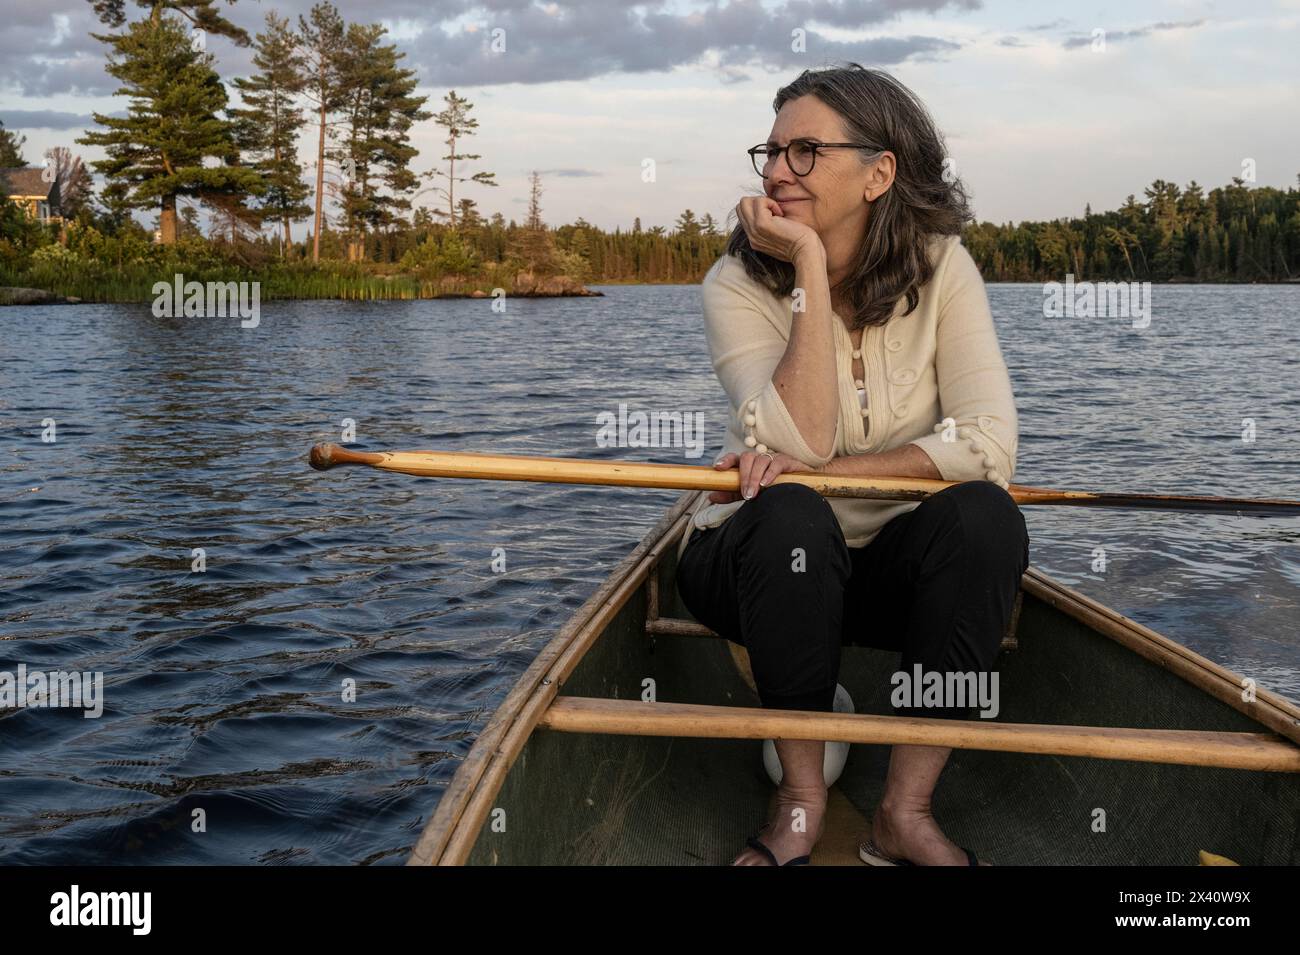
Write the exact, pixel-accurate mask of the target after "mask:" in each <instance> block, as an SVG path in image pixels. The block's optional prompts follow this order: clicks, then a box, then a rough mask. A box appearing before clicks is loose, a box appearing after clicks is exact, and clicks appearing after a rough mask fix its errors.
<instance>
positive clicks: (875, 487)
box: [309, 444, 1300, 517]
mask: <svg viewBox="0 0 1300 955" xmlns="http://www.w3.org/2000/svg"><path fill="white" fill-rule="evenodd" d="M309 460H310V462H311V466H312V467H313V468H315V469H316V470H318V471H327V470H329V469H330V468H332V467H336V466H338V465H341V464H361V465H365V466H367V467H372V468H379V469H380V470H383V471H395V472H397V473H399V474H412V475H415V476H417V477H444V478H475V479H478V480H486V481H540V482H544V483H549V484H597V485H610V486H615V487H648V488H677V489H680V490H686V491H736V492H738V491H739V490H740V472H739V471H737V470H736V469H735V468H730V469H728V470H726V471H719V470H717V469H715V468H711V467H707V466H701V465H693V464H642V463H639V462H635V461H599V460H589V459H585V458H548V457H534V456H531V455H510V454H477V453H472V452H468V451H350V450H348V449H347V448H342V447H339V446H338V445H337V444H318V445H316V446H314V447H313V448H312V449H311V455H310V458H309ZM772 483H773V484H802V485H804V486H805V487H810V488H812V489H813V490H814V491H816V492H817V493H819V494H822V495H824V496H827V497H846V498H864V499H869V500H878V501H921V500H924V499H925V498H927V497H929V496H930V495H931V494H934V493H936V492H938V491H942V490H943V489H944V488H946V487H951V486H952V485H953V484H956V483H959V482H956V481H936V480H933V479H931V478H915V477H908V478H893V477H846V476H844V475H838V474H820V473H815V472H787V473H785V474H781V475H779V476H778V477H777V478H776V479H775V480H774V481H773V482H772ZM1007 491H1008V492H1009V493H1010V494H1011V497H1012V499H1013V500H1014V501H1015V502H1016V503H1017V504H1019V505H1027V504H1065V505H1072V506H1076V507H1123V508H1146V509H1155V510H1186V511H1221V512H1236V513H1239V514H1252V515H1267V516H1271V517H1280V516H1291V517H1295V516H1300V501H1289V500H1279V499H1267V498H1225V497H1189V496H1183V495H1172V494H1123V493H1094V492H1089V491H1058V490H1052V489H1050V488H1040V487H1029V486H1027V485H1023V484H1012V485H1009V486H1008V488H1007Z"/></svg>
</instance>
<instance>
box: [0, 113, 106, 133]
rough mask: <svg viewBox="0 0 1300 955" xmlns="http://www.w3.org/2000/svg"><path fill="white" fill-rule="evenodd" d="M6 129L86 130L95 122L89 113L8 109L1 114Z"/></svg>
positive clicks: (0, 118)
mask: <svg viewBox="0 0 1300 955" xmlns="http://www.w3.org/2000/svg"><path fill="white" fill-rule="evenodd" d="M0 120H3V121H4V124H5V128H6V129H84V128H85V127H87V126H89V125H90V124H91V123H93V122H94V118H93V117H92V116H90V114H88V113H61V112H59V111H58V110H53V109H6V110H4V111H3V112H0Z"/></svg>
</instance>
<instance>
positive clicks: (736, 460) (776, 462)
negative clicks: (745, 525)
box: [709, 451, 815, 504]
mask: <svg viewBox="0 0 1300 955" xmlns="http://www.w3.org/2000/svg"><path fill="white" fill-rule="evenodd" d="M713 466H714V467H715V468H716V469H717V470H719V471H726V470H729V469H731V468H735V467H738V468H739V469H740V488H741V493H739V494H738V493H736V492H735V491H710V492H709V500H710V501H712V502H713V503H714V504H730V503H731V502H732V501H739V500H740V499H741V497H742V496H743V497H744V499H745V500H749V499H750V498H752V497H754V496H755V495H756V494H758V492H759V490H760V489H762V488H765V487H767V486H768V485H769V484H771V483H772V482H773V481H775V480H776V477H777V475H778V474H784V473H785V472H787V471H812V470H815V469H814V468H810V467H809V466H808V465H806V464H804V463H803V462H802V461H800V460H799V459H798V458H792V457H790V455H788V454H782V453H781V452H780V451H767V452H764V453H759V452H758V451H746V452H745V453H744V454H740V455H737V454H736V453H735V452H733V451H728V452H727V453H726V454H724V455H722V457H720V458H718V460H716V461H714V462H713Z"/></svg>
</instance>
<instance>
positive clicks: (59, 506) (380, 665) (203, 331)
mask: <svg viewBox="0 0 1300 955" xmlns="http://www.w3.org/2000/svg"><path fill="white" fill-rule="evenodd" d="M603 290H604V291H605V292H606V297H604V298H590V299H559V300H556V299H551V300H532V301H529V300H520V301H511V302H510V303H509V308H508V312H507V314H505V315H501V314H495V313H493V312H492V311H491V310H490V306H489V304H488V303H487V302H478V301H464V300H457V301H426V302H392V303H373V304H356V303H341V302H298V303H269V304H267V305H265V306H264V308H263V309H262V315H261V324H260V326H259V327H257V328H255V329H243V328H241V327H240V324H239V321H238V320H237V319H207V320H203V319H159V318H155V317H154V316H153V315H152V314H151V313H150V310H149V308H148V307H147V306H139V307H123V306H76V307H62V308H26V309H4V310H0V322H2V323H3V345H2V346H0V422H2V423H3V428H0V455H2V457H0V582H2V583H3V586H2V588H0V671H14V670H15V669H16V667H17V666H18V665H19V664H24V665H26V666H27V667H28V669H29V670H37V669H40V670H55V669H63V670H80V671H102V672H103V673H104V678H105V684H106V685H105V703H104V711H103V715H102V716H101V717H100V718H98V719H83V717H82V715H81V713H80V711H73V710H66V709H17V710H9V711H5V712H4V713H3V715H0V862H6V863H17V862H33V863H34V862H39V863H114V862H124V863H128V862H129V863H144V864H147V863H270V864H278V863H398V862H401V861H403V860H404V859H405V856H406V854H407V852H408V851H409V849H410V847H411V845H412V844H413V842H414V841H415V839H416V837H417V836H418V834H419V832H420V830H421V828H422V827H423V825H424V823H425V821H426V820H427V819H428V818H429V815H430V814H431V812H432V811H433V809H434V807H435V806H436V804H437V801H438V798H439V795H440V793H441V792H442V790H443V788H444V787H445V785H446V783H447V782H448V780H449V779H450V778H451V776H452V774H453V773H454V771H455V769H456V766H457V764H458V762H459V760H460V759H461V758H462V757H463V756H464V755H465V753H466V752H467V751H468V749H469V747H470V745H471V744H472V742H473V740H474V737H475V734H476V733H477V732H478V731H479V730H480V729H481V728H482V726H483V725H484V724H485V722H486V721H487V719H488V718H489V716H490V715H491V713H492V711H493V709H494V708H495V706H496V705H497V703H498V702H499V701H500V700H501V699H502V698H503V697H504V696H505V694H506V693H507V691H508V690H509V688H510V686H511V684H512V682H513V681H514V679H515V678H516V677H517V676H518V674H519V673H520V672H521V671H522V670H524V669H525V668H526V667H527V666H528V664H529V662H530V661H531V659H532V658H533V656H534V654H535V653H536V652H537V650H538V649H539V648H540V647H541V646H542V645H543V644H544V643H545V642H546V640H547V639H548V638H549V637H550V636H551V635H552V634H553V633H554V631H555V630H556V629H557V628H558V626H559V625H560V624H561V623H562V621H563V620H564V618H565V617H566V615H568V614H569V613H571V612H572V611H573V609H574V608H576V607H577V606H579V605H580V604H581V603H582V601H583V600H584V599H585V598H586V597H587V596H588V595H589V594H590V593H591V592H592V591H593V590H594V589H595V588H596V586H597V584H598V582H599V581H600V580H601V579H602V578H603V576H604V575H605V573H606V572H607V571H608V570H609V569H610V568H611V567H612V566H613V565H614V564H615V563H616V562H617V561H618V560H619V559H620V558H621V557H622V556H623V555H624V554H626V553H627V551H628V550H629V549H630V548H632V547H633V546H634V545H635V543H636V542H637V541H638V540H639V539H640V538H641V536H642V535H643V534H644V533H645V531H646V530H647V529H648V528H649V527H650V526H651V525H652V524H653V523H654V522H655V520H656V518H657V517H658V515H659V514H660V513H661V512H662V510H663V509H664V508H665V507H666V506H667V505H668V504H669V503H670V502H671V501H672V500H674V499H675V498H676V496H677V492H675V491H641V490H634V489H614V488H583V487H570V486H561V485H529V484H516V483H496V482H469V481H450V480H447V481H431V480H421V479H416V478H409V477H403V476H400V475H388V474H383V473H381V472H375V471H370V470H358V469H341V470H337V471H332V472H330V473H328V474H318V473H316V472H313V471H311V470H310V469H309V468H308V467H307V465H306V458H305V455H306V452H307V449H308V448H309V447H310V445H311V444H312V443H313V442H316V441H321V440H336V441H337V440H339V438H340V432H341V428H342V424H341V422H342V421H343V419H345V418H348V419H352V420H353V421H355V423H356V440H357V446H359V447H363V448H419V447H432V448H439V449H446V450H466V451H480V452H501V453H508V454H541V455H559V456H573V457H602V458H631V459H636V460H657V461H677V462H682V461H684V460H685V461H686V462H687V463H705V462H707V461H710V460H712V454H714V453H715V452H716V451H717V449H718V447H719V445H720V443H721V441H722V437H723V433H724V427H725V420H724V417H723V406H722V398H721V390H720V388H719V386H718V384H717V382H716V380H715V379H714V378H713V375H712V371H711V369H710V367H709V362H708V358H707V351H706V349H705V345H704V338H703V332H702V329H701V325H700V319H699V306H698V291H699V290H698V287H694V286H667V287H665V286H636V287H603ZM989 293H990V298H991V300H992V302H993V306H994V312H995V315H996V318H997V323H998V328H999V335H1000V337H1001V341H1002V347H1003V351H1004V354H1005V355H1006V358H1007V363H1008V366H1009V367H1010V369H1011V374H1012V378H1013V383H1014V386H1015V391H1016V396H1017V403H1018V407H1019V411H1020V416H1021V439H1020V454H1019V461H1018V469H1017V472H1016V475H1015V478H1014V480H1015V481H1016V482H1017V483H1022V484H1033V485H1040V486H1048V487H1061V488H1076V489H1092V490H1131V491H1156V492H1169V493H1180V492H1181V493H1192V494H1222V495H1232V496H1261V497H1262V496H1268V497H1287V498H1300V435H1298V433H1297V428H1296V426H1295V422H1296V421H1297V419H1298V418H1300V387H1297V386H1298V385H1300V322H1297V315H1298V314H1300V288H1297V287H1209V286H1171V287H1157V288H1156V289H1155V293H1154V303H1153V317H1152V321H1151V325H1150V327H1149V328H1147V329H1145V330H1142V331H1136V330H1134V329H1133V328H1132V325H1131V322H1130V321H1129V320H1127V319H1096V318H1093V319H1085V318H1060V319H1049V318H1044V317H1043V314H1042V303H1043V297H1042V290H1041V287H1040V286H1037V285H995V286H990V287H989ZM620 402H626V403H627V405H628V407H629V409H630V410H661V411H662V410H681V411H684V412H687V411H702V412H703V413H704V415H705V418H704V420H705V427H706V437H707V439H708V440H707V450H706V452H705V457H703V458H700V459H693V460H692V459H686V458H684V457H683V455H682V452H681V451H674V450H672V449H654V450H650V449H635V448H634V449H621V450H620V449H616V448H600V447H597V445H596V438H595V436H596V432H597V430H598V424H597V415H598V414H599V413H601V412H613V413H617V411H618V406H619V403H620ZM1248 418H1249V419H1253V421H1254V428H1255V433H1254V440H1253V441H1249V442H1246V441H1243V440H1242V434H1243V428H1244V427H1245V425H1244V424H1243V420H1244V419H1248ZM45 419H53V420H54V423H55V424H54V428H55V431H54V436H55V438H56V440H55V441H54V442H53V443H47V442H43V441H42V439H41V438H42V433H43V431H45V430H47V429H46V426H45V425H43V423H42V422H43V421H45ZM1025 513H1026V516H1027V521H1028V524H1029V530H1030V534H1031V537H1032V545H1031V560H1032V563H1033V564H1034V565H1035V566H1037V567H1038V568H1040V569H1042V570H1044V571H1046V572H1047V573H1049V574H1051V575H1053V576H1055V577H1057V578H1058V579H1060V580H1061V581H1063V582H1065V583H1067V584H1070V585H1072V586H1075V587H1077V588H1078V589H1080V590H1082V591H1083V592H1084V593H1086V594H1088V595H1090V596H1093V597H1096V598H1098V599H1100V600H1102V601H1103V602H1105V603H1107V604H1109V605H1110V606H1113V607H1115V608H1116V609H1118V610H1119V611H1121V612H1122V613H1125V614H1127V615H1129V616H1131V617H1133V618H1135V619H1137V620H1138V621H1140V622H1142V623H1144V624H1147V625H1148V626H1151V627H1153V628H1155V629H1156V630H1159V631H1161V632H1163V633H1165V634H1167V635H1169V636H1171V637H1173V638H1175V639H1177V640H1179V641H1181V642H1184V643H1186V644H1187V645H1188V646H1190V647H1191V648H1192V649H1194V650H1196V651H1198V652H1200V653H1202V654H1204V655H1206V656H1208V657H1209V658H1211V659H1213V660H1215V661H1218V662H1220V663H1223V664H1225V665H1227V666H1229V667H1231V668H1233V669H1235V670H1237V671H1239V672H1241V673H1242V674H1244V675H1247V676H1250V677H1253V678H1254V679H1256V681H1257V682H1258V684H1259V685H1260V686H1262V687H1266V688H1269V689H1272V690H1274V691H1275V692H1278V693H1280V694H1282V695H1284V696H1287V697H1288V698H1290V699H1292V700H1298V701H1300V636H1298V635H1297V630H1300V627H1298V623H1300V609H1298V607H1297V601H1298V598H1300V521H1297V520H1295V519H1289V520H1288V519H1279V518H1266V519H1259V518H1236V517H1232V516H1227V515H1203V514H1192V513H1178V512H1146V513H1143V512H1132V511H1120V510H1114V511H1103V510H1095V511H1093V510H1085V509H1078V508H1073V509H1072V508H1064V507H1053V508H1026V509H1025ZM196 548H202V549H203V551H204V554H205V558H204V559H205V561H206V569H205V570H204V571H203V572H194V571H192V562H193V561H194V560H195V556H194V550H195V549H196ZM494 548H504V555H505V559H506V572H505V573H504V574H498V573H494V572H493V567H492V560H493V552H494ZM1097 548H1104V551H1105V555H1106V566H1105V569H1104V572H1103V571H1101V570H1100V569H1097V570H1094V561H1095V551H1096V549H1097ZM348 680H352V681H355V686H356V699H355V701H344V699H343V696H342V689H341V688H342V687H343V686H344V685H345V681H348ZM196 810H201V811H202V812H201V813H196ZM196 819H202V820H203V822H204V823H205V827H206V831H203V832H195V831H193V829H194V825H193V823H194V821H195V820H196Z"/></svg>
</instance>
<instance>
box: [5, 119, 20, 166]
mask: <svg viewBox="0 0 1300 955" xmlns="http://www.w3.org/2000/svg"><path fill="white" fill-rule="evenodd" d="M4 126H5V124H4V123H3V122H0V169H21V168H22V167H23V166H26V165H27V163H26V161H25V160H24V159H23V143H25V142H27V137H26V136H22V135H19V134H18V133H14V132H10V131H9V130H7V129H5V128H4Z"/></svg>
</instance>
